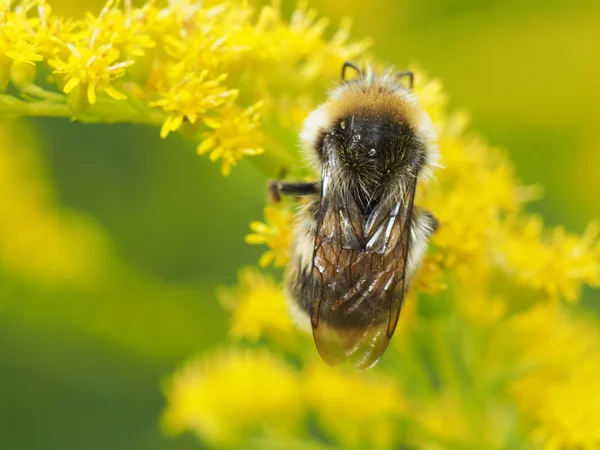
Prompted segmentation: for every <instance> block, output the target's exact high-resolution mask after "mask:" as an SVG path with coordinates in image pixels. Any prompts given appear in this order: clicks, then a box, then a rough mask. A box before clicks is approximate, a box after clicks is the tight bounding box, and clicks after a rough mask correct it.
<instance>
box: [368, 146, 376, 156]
mask: <svg viewBox="0 0 600 450" xmlns="http://www.w3.org/2000/svg"><path fill="white" fill-rule="evenodd" d="M376 154H377V150H375V149H374V148H372V149H370V150H369V151H368V152H367V155H369V157H371V158H373V157H374V156H375V155H376Z"/></svg>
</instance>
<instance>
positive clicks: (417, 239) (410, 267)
mask: <svg viewBox="0 0 600 450" xmlns="http://www.w3.org/2000/svg"><path fill="white" fill-rule="evenodd" d="M438 228H439V222H438V220H437V219H436V218H435V217H434V216H433V214H431V213H430V212H429V211H427V210H426V209H423V208H419V207H414V209H413V214H412V223H411V228H410V230H411V232H410V247H409V248H408V257H407V265H406V282H407V285H410V284H411V283H412V280H413V278H414V275H415V273H416V271H417V269H418V268H419V266H420V265H421V262H422V261H423V258H424V257H425V253H426V252H427V244H428V243H429V238H430V237H431V235H432V234H433V233H435V232H436V230H437V229H438Z"/></svg>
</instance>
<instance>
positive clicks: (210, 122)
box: [202, 117, 221, 130]
mask: <svg viewBox="0 0 600 450" xmlns="http://www.w3.org/2000/svg"><path fill="white" fill-rule="evenodd" d="M202 121H203V122H204V125H206V126H207V127H208V128H212V129H213V130H218V129H219V128H221V122H219V121H218V120H217V119H213V118H211V117H205V118H204V119H202Z"/></svg>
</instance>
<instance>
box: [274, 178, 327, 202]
mask: <svg viewBox="0 0 600 450" xmlns="http://www.w3.org/2000/svg"><path fill="white" fill-rule="evenodd" d="M318 193H319V187H318V185H317V183H292V182H288V181H281V180H272V181H269V183H268V184H267V194H268V195H269V199H271V201H273V202H278V201H280V200H281V196H282V195H293V196H296V197H305V196H309V195H316V194H318Z"/></svg>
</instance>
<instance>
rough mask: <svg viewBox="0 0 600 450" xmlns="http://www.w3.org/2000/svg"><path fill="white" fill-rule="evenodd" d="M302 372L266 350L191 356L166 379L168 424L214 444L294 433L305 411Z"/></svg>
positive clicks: (176, 430)
mask: <svg viewBox="0 0 600 450" xmlns="http://www.w3.org/2000/svg"><path fill="white" fill-rule="evenodd" d="M300 387H301V386H300V381H299V379H298V375H297V374H296V373H295V372H294V371H293V370H292V369H291V368H290V367H288V366H287V365H286V364H284V363H283V362H282V361H281V360H279V359H277V358H276V357H274V356H272V355H270V354H269V353H267V352H265V351H257V352H251V351H248V350H239V351H235V350H229V351H225V352H221V353H218V354H216V355H213V356H211V357H205V358H202V359H198V360H192V361H190V362H188V363H187V364H186V365H185V366H184V367H183V368H182V369H181V370H180V371H179V372H177V373H176V374H175V375H174V376H173V377H172V378H171V379H170V381H169V382H168V383H167V386H166V389H165V390H166V395H167V398H168V405H167V409H166V411H165V413H164V416H163V423H164V426H165V428H166V429H167V430H168V431H170V432H172V433H181V432H183V431H186V430H190V431H193V432H194V433H196V434H197V435H198V436H199V437H200V438H202V440H204V441H205V442H207V443H208V444H210V445H223V444H233V443H239V442H244V438H246V437H247V435H248V434H251V433H254V434H257V433H261V432H267V433H275V434H278V433H279V434H284V435H285V434H290V433H293V431H294V429H295V428H296V427H297V426H298V423H299V419H300V418H301V417H302V415H303V413H304V406H303V402H302V398H301V394H300V392H301V391H300Z"/></svg>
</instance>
